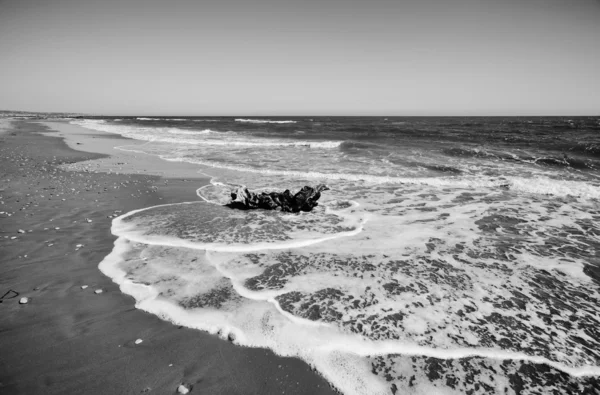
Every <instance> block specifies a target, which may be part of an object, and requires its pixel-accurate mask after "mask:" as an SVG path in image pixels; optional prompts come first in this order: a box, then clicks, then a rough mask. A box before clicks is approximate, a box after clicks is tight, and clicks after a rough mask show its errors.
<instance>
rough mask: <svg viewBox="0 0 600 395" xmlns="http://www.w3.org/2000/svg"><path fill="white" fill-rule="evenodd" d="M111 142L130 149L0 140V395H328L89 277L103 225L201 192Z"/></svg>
mask: <svg viewBox="0 0 600 395" xmlns="http://www.w3.org/2000/svg"><path fill="white" fill-rule="evenodd" d="M48 126H50V128H49V127H48ZM57 130H58V131H57ZM118 140H122V142H123V144H129V143H132V142H131V141H130V140H128V139H125V138H123V137H121V136H118V135H108V134H104V133H96V132H93V131H90V130H86V129H83V128H80V127H78V126H73V125H69V124H66V123H61V122H55V123H52V124H50V125H48V124H40V123H35V122H28V121H14V122H12V124H11V125H10V127H9V128H7V129H6V130H4V131H3V132H2V134H0V161H1V163H0V169H1V170H0V176H1V178H2V185H1V187H0V188H1V189H0V211H1V213H0V229H1V233H0V294H5V293H7V292H9V291H10V290H12V291H15V292H16V293H18V296H15V293H10V292H9V293H8V295H7V296H6V297H5V298H4V299H2V303H0V316H1V317H2V321H1V322H0V355H1V356H2V357H1V358H0V392H2V393H7V394H8V393H10V394H81V393H86V394H134V393H136V394H137V393H145V392H151V393H159V394H168V393H176V391H177V389H178V387H179V386H180V385H182V384H183V385H184V386H185V387H186V388H187V389H191V393H209V394H275V393H277V394H279V393H286V394H309V393H310V394H328V393H333V392H334V391H333V390H332V389H331V387H330V385H329V383H328V382H327V381H325V380H324V379H323V378H322V377H321V376H320V375H319V374H318V373H316V372H314V371H313V370H312V369H311V368H310V367H309V366H308V365H307V364H306V363H304V362H303V361H301V360H299V359H296V358H283V357H278V356H276V355H275V354H274V353H273V352H272V351H270V350H267V349H264V348H247V347H240V346H237V345H235V344H233V343H232V342H230V341H228V340H223V339H221V338H220V337H218V336H216V335H211V334H207V333H205V332H201V331H198V330H194V329H188V328H185V327H182V326H176V325H173V324H171V323H170V322H167V321H164V320H161V319H160V318H158V317H157V316H155V315H151V314H148V313H145V312H143V311H141V310H138V309H136V308H135V306H134V304H135V300H134V299H133V298H132V297H130V296H128V295H126V294H124V293H122V292H121V291H120V290H119V287H118V285H117V284H115V283H114V282H113V281H112V280H111V279H110V278H108V277H106V276H105V275H104V274H102V273H101V272H100V271H99V270H98V264H99V262H101V261H102V260H103V259H104V258H105V257H106V256H107V255H108V254H109V253H110V252H111V251H112V249H113V243H114V241H115V239H116V238H115V236H113V235H112V234H111V231H110V227H111V221H112V220H113V218H114V217H116V216H118V215H121V214H123V213H127V212H129V211H132V210H135V209H140V208H145V207H150V206H155V205H159V204H169V203H181V202H187V201H196V200H198V196H197V195H196V194H195V191H196V189H197V188H199V187H200V186H202V185H205V184H207V182H208V179H207V178H206V177H205V176H203V175H201V174H198V173H197V166H194V165H192V164H189V163H176V162H167V161H163V160H161V159H159V158H158V157H155V156H151V155H144V154H136V153H132V152H124V151H117V150H114V149H113V147H114V146H115V145H118V144H120V143H121V141H118ZM65 167H66V168H69V170H65ZM0 296H1V295H0ZM13 296H14V297H13ZM21 298H27V303H24V304H21V303H19V301H20V300H21ZM140 340H141V342H140Z"/></svg>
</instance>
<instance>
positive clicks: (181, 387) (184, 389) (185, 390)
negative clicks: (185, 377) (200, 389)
mask: <svg viewBox="0 0 600 395" xmlns="http://www.w3.org/2000/svg"><path fill="white" fill-rule="evenodd" d="M177 392H178V393H180V394H187V393H189V392H190V389H189V388H188V387H186V386H185V385H184V384H180V385H179V387H177Z"/></svg>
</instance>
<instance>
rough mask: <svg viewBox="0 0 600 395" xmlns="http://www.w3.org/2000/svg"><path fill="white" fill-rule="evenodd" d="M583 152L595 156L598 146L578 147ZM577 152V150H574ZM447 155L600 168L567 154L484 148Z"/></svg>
mask: <svg viewBox="0 0 600 395" xmlns="http://www.w3.org/2000/svg"><path fill="white" fill-rule="evenodd" d="M578 147H579V150H580V151H581V152H585V153H590V154H591V155H595V154H596V151H595V150H598V148H597V146H596V145H593V144H590V145H584V146H578ZM573 151H575V149H573ZM599 151H600V150H599ZM442 152H443V153H444V154H445V155H448V156H453V157H463V158H486V159H495V160H503V161H514V162H522V163H530V164H535V165H539V166H544V167H565V168H572V169H580V170H583V169H595V168H598V167H600V164H599V163H596V161H594V160H591V159H579V158H574V157H570V156H568V155H566V154H563V155H562V156H552V155H547V156H532V155H519V154H516V153H511V152H503V151H497V150H489V149H483V148H447V149H444V150H443V151H442Z"/></svg>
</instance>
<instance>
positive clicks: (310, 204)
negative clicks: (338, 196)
mask: <svg viewBox="0 0 600 395" xmlns="http://www.w3.org/2000/svg"><path fill="white" fill-rule="evenodd" d="M327 190H329V187H327V185H325V184H319V185H317V186H316V187H315V188H313V187H309V186H305V187H304V188H302V189H301V190H300V191H299V192H298V193H296V194H295V195H292V193H291V192H290V190H289V189H286V190H285V191H283V192H261V193H254V192H250V191H249V190H248V188H246V187H245V186H241V187H239V188H238V189H237V190H236V191H235V192H231V202H229V203H228V204H227V206H228V207H231V208H237V209H241V210H250V209H257V208H261V209H265V210H281V211H286V212H290V213H297V212H299V211H311V210H312V209H313V208H314V207H316V206H317V205H318V204H319V203H318V202H317V200H319V198H320V197H321V191H327Z"/></svg>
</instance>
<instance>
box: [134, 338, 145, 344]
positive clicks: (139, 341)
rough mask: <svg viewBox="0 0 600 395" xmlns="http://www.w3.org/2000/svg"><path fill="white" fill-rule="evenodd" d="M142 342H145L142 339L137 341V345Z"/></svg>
mask: <svg viewBox="0 0 600 395" xmlns="http://www.w3.org/2000/svg"><path fill="white" fill-rule="evenodd" d="M141 342H143V340H142V339H137V340H136V341H135V344H140V343H141Z"/></svg>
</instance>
